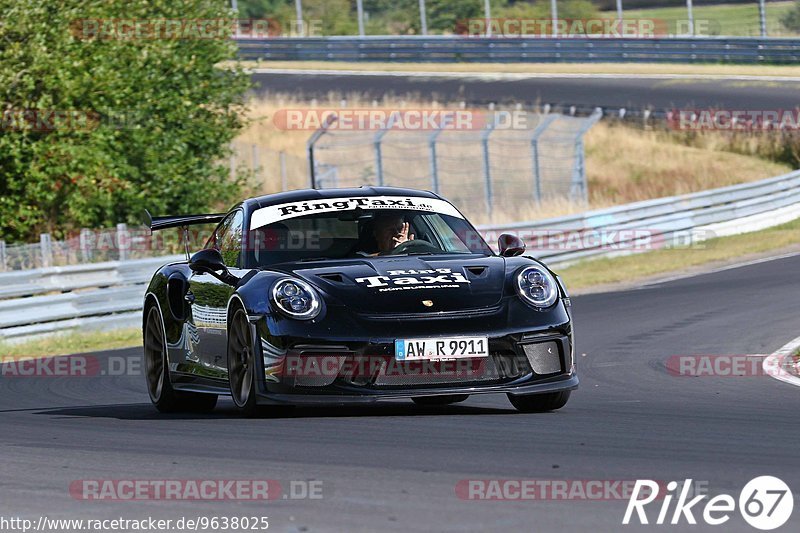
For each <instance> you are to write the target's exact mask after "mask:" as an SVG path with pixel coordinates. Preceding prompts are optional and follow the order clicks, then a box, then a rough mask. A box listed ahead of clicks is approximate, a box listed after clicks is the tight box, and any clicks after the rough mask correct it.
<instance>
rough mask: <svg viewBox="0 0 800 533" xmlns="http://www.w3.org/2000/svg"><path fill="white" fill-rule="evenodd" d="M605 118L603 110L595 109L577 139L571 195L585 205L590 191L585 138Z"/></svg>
mask: <svg viewBox="0 0 800 533" xmlns="http://www.w3.org/2000/svg"><path fill="white" fill-rule="evenodd" d="M601 118H603V110H602V109H600V108H599V107H598V108H595V110H594V112H593V113H592V114H591V115H589V118H587V119H586V123H585V124H584V125H583V126H581V128H580V129H579V130H578V133H577V134H576V137H575V163H574V165H573V167H572V185H571V186H570V191H569V195H570V197H571V198H572V199H573V200H574V199H576V198H579V199H580V200H581V201H582V202H583V203H584V204H588V203H589V190H588V187H587V186H586V159H585V154H584V145H583V136H584V135H585V134H586V132H587V131H589V129H590V128H591V127H592V126H594V125H595V124H597V122H598V121H599V120H600V119H601Z"/></svg>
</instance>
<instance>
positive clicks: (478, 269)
mask: <svg viewBox="0 0 800 533" xmlns="http://www.w3.org/2000/svg"><path fill="white" fill-rule="evenodd" d="M466 268H467V270H468V271H469V273H470V274H472V275H473V276H480V275H481V274H483V273H484V272H486V267H485V266H469V267H466Z"/></svg>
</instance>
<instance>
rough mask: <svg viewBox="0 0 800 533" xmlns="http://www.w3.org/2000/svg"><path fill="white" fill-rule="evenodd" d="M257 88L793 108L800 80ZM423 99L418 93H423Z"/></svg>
mask: <svg viewBox="0 0 800 533" xmlns="http://www.w3.org/2000/svg"><path fill="white" fill-rule="evenodd" d="M253 80H254V82H255V83H256V88H255V92H256V93H258V94H265V93H267V92H274V93H283V94H291V95H295V96H297V97H300V96H303V97H306V98H327V97H328V95H329V94H330V93H336V94H342V95H348V94H351V93H357V94H359V95H360V97H361V98H362V99H366V100H369V99H373V98H381V97H383V96H384V95H400V96H405V95H406V94H411V95H412V96H413V95H415V94H419V95H424V98H423V99H424V100H426V101H427V100H430V99H438V100H440V101H459V100H463V101H465V102H467V103H468V104H472V105H481V104H488V103H490V102H496V103H514V104H516V103H521V104H526V105H534V104H551V105H562V106H563V105H566V106H571V105H575V106H585V107H596V106H600V107H604V108H605V107H610V108H634V109H640V108H648V107H651V108H653V109H656V110H670V109H709V108H713V109H732V110H750V109H794V108H796V107H797V106H798V105H800V97H798V94H800V82H798V81H786V80H784V81H772V80H770V81H749V80H742V79H711V78H703V77H698V78H691V79H686V78H674V79H662V78H647V77H641V76H635V75H631V76H630V77H613V78H606V77H602V76H592V77H585V78H581V77H578V78H575V77H558V75H553V76H547V77H542V78H539V77H530V78H523V79H503V78H498V77H494V76H491V75H488V76H486V77H485V78H484V77H470V76H469V75H468V74H465V75H464V76H463V77H459V78H452V77H437V76H435V75H433V74H432V75H430V76H425V75H419V76H414V77H409V76H398V75H395V76H392V75H358V74H356V75H343V74H324V75H320V74H302V73H301V74H297V73H263V72H261V73H257V74H253ZM421 98H422V97H421Z"/></svg>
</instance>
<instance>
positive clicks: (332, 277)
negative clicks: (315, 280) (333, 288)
mask: <svg viewBox="0 0 800 533" xmlns="http://www.w3.org/2000/svg"><path fill="white" fill-rule="evenodd" d="M319 277H320V278H322V279H324V280H327V281H332V282H334V283H344V278H343V277H342V275H341V274H339V273H338V272H331V273H330V274H319Z"/></svg>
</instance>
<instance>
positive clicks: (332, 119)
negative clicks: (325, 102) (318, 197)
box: [306, 113, 339, 189]
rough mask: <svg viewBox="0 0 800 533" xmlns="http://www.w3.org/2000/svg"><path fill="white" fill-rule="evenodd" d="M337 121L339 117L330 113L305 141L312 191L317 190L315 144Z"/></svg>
mask: <svg viewBox="0 0 800 533" xmlns="http://www.w3.org/2000/svg"><path fill="white" fill-rule="evenodd" d="M337 120H339V117H337V116H336V114H334V113H331V114H330V115H328V117H327V118H326V119H325V121H324V122H323V123H322V125H321V126H320V127H319V129H318V130H317V131H315V132H314V133H312V134H311V137H309V138H308V141H306V149H307V151H308V179H309V182H310V183H311V188H312V189H316V188H317V176H316V166H315V165H316V162H315V161H314V145H315V144H317V141H318V140H319V139H320V137H322V136H323V135H325V132H327V131H328V128H329V127H330V126H331V124H333V123H334V122H336V121H337Z"/></svg>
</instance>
